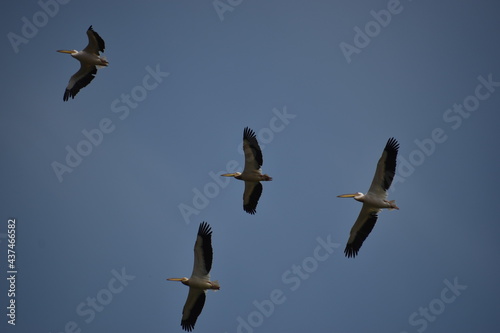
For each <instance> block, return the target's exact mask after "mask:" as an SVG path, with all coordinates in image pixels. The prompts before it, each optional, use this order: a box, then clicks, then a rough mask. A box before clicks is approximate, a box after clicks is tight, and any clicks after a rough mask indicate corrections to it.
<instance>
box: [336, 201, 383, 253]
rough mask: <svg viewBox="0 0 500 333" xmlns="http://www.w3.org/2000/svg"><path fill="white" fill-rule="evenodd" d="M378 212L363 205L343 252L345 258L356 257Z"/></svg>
mask: <svg viewBox="0 0 500 333" xmlns="http://www.w3.org/2000/svg"><path fill="white" fill-rule="evenodd" d="M378 211H379V209H376V208H375V209H374V208H370V207H369V206H368V205H366V204H363V207H362V208H361V212H359V216H358V219H357V220H356V222H355V223H354V225H353V227H352V229H351V235H350V236H349V240H348V241H347V245H346V247H345V250H344V254H345V256H346V257H348V258H351V257H352V258H354V257H356V255H357V254H358V251H359V249H360V248H361V245H363V242H364V241H365V239H366V237H368V235H369V234H370V232H371V231H372V229H373V227H374V226H375V223H376V222H377V218H378V215H377V213H378Z"/></svg>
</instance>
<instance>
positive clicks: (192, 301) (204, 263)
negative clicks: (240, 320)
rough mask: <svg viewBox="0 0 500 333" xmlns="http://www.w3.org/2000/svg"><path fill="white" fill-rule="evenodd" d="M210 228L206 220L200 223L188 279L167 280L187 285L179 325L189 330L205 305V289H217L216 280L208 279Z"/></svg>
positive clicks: (210, 249)
mask: <svg viewBox="0 0 500 333" xmlns="http://www.w3.org/2000/svg"><path fill="white" fill-rule="evenodd" d="M212 258H213V252H212V229H211V228H210V225H209V224H208V223H206V222H202V223H200V226H199V228H198V235H197V237H196V243H195V244H194V264H193V273H192V274H191V277H190V278H189V279H188V278H187V277H183V278H170V279H167V280H169V281H180V282H181V283H182V284H184V285H186V286H188V287H189V293H188V297H187V300H186V304H185V305H184V308H183V310H182V320H181V327H182V329H183V330H185V331H188V332H191V331H192V330H193V329H194V325H195V324H196V320H197V319H198V316H199V315H200V314H201V311H202V310H203V306H204V305H205V298H206V291H207V290H208V289H212V290H219V289H220V285H219V282H218V281H210V269H211V268H212Z"/></svg>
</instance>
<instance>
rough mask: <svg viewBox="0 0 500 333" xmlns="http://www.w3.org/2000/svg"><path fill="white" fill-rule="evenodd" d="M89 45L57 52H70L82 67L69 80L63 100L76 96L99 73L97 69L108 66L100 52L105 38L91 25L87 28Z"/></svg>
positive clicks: (102, 49) (102, 50) (103, 46)
mask: <svg viewBox="0 0 500 333" xmlns="http://www.w3.org/2000/svg"><path fill="white" fill-rule="evenodd" d="M87 37H88V39H89V43H88V45H87V46H86V47H85V48H84V49H83V50H82V51H77V50H57V52H61V53H67V54H70V55H71V56H72V57H73V58H75V59H76V60H78V61H79V62H80V69H79V70H78V72H76V73H75V74H74V75H73V76H72V77H71V78H70V80H69V83H68V86H67V87H66V90H65V92H64V96H63V100H64V101H67V100H68V99H69V98H70V97H71V98H75V96H76V94H78V92H79V91H80V89H82V88H84V87H86V86H87V85H88V84H89V83H90V82H91V81H92V80H93V79H94V77H95V75H96V74H97V69H98V68H101V67H106V66H108V64H109V63H108V61H107V60H106V58H105V57H104V56H101V55H100V54H99V52H104V48H105V44H104V40H103V39H102V38H101V36H99V35H98V34H97V32H95V31H94V29H92V26H90V27H89V28H88V30H87Z"/></svg>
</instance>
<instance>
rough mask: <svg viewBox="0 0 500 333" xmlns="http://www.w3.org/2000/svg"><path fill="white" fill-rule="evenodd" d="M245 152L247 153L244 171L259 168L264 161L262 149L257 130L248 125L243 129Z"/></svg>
mask: <svg viewBox="0 0 500 333" xmlns="http://www.w3.org/2000/svg"><path fill="white" fill-rule="evenodd" d="M243 152H244V153H245V168H244V169H243V173H248V172H252V171H253V170H259V169H260V167H261V166H262V163H263V159H262V151H261V149H260V146H259V143H258V142H257V136H256V135H255V132H254V131H253V130H251V129H250V128H248V127H245V129H244V130H243Z"/></svg>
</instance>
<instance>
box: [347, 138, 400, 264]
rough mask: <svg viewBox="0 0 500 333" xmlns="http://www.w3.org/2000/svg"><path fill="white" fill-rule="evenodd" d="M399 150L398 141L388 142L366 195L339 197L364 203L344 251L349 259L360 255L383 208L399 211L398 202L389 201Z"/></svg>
mask: <svg viewBox="0 0 500 333" xmlns="http://www.w3.org/2000/svg"><path fill="white" fill-rule="evenodd" d="M398 149H399V143H398V142H397V141H396V139H394V138H390V139H389V140H387V144H386V145H385V148H384V151H383V153H382V156H381V157H380V159H379V160H378V163H377V170H376V171H375V176H374V177H373V181H372V184H371V185H370V189H369V190H368V193H366V195H364V194H363V193H361V192H357V193H354V194H342V195H339V196H338V197H339V198H354V200H357V201H360V202H362V203H363V207H362V208H361V212H360V213H359V216H358V219H357V220H356V222H355V223H354V226H353V227H352V229H351V235H350V236H349V240H348V241H347V245H346V247H345V250H344V254H345V256H346V257H348V258H351V257H352V258H354V257H356V255H357V254H358V251H359V249H360V248H361V245H363V242H364V241H365V239H366V237H368V235H369V234H370V232H371V231H372V229H373V227H374V226H375V222H377V218H378V212H380V211H381V210H382V209H383V208H387V209H389V210H393V209H399V208H398V206H396V201H394V200H391V201H387V190H388V189H389V187H390V186H391V183H392V179H393V178H394V174H395V172H396V157H397V155H398Z"/></svg>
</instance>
